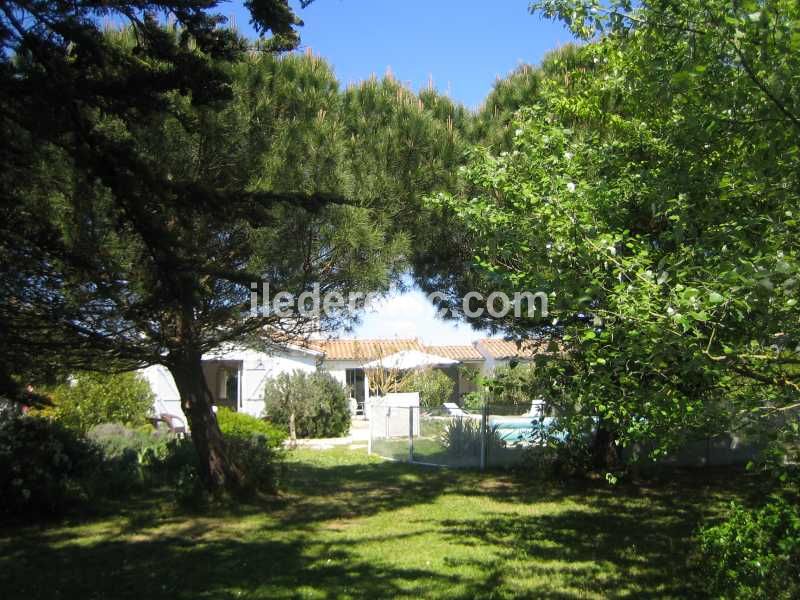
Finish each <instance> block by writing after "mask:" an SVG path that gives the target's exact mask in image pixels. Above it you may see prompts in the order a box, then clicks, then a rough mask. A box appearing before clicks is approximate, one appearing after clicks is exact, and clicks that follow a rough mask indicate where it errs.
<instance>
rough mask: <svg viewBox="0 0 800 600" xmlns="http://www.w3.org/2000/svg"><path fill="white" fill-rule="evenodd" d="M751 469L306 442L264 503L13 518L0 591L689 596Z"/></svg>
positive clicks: (157, 502)
mask: <svg viewBox="0 0 800 600" xmlns="http://www.w3.org/2000/svg"><path fill="white" fill-rule="evenodd" d="M745 479H746V478H744V477H742V478H738V477H731V476H730V474H729V473H724V472H718V473H714V472H704V473H702V474H701V476H700V477H697V476H690V475H683V476H677V477H673V478H671V479H669V480H667V481H666V482H664V481H662V482H660V483H650V484H648V485H639V486H636V487H634V486H620V487H617V488H610V487H609V486H607V485H606V484H605V483H604V482H591V483H585V482H584V483H581V484H578V483H573V484H569V485H543V484H540V483H535V482H532V481H524V480H520V479H519V478H518V477H516V478H515V477H512V476H510V475H506V474H480V473H477V472H467V471H457V470H443V469H434V468H424V467H419V466H410V465H404V464H400V463H390V462H382V461H380V460H379V459H374V458H369V457H367V456H366V455H365V454H364V453H363V451H361V452H357V451H349V450H331V451H325V452H319V451H310V450H305V451H301V450H298V451H295V452H294V453H293V454H292V455H291V457H290V462H289V468H288V473H287V476H286V480H285V481H284V485H283V487H284V492H283V493H282V495H281V497H280V498H279V499H276V500H271V501H269V502H264V503H262V504H260V505H258V506H242V507H240V508H237V509H236V510H230V509H228V510H222V509H215V510H214V512H212V513H211V514H204V515H201V516H198V515H194V516H193V515H187V514H185V513H181V512H179V511H177V510H176V509H175V508H174V507H173V506H172V504H171V502H170V501H169V500H164V499H160V498H157V497H150V498H137V499H131V500H129V501H127V502H126V503H124V504H120V505H118V506H109V507H102V508H100V509H98V511H97V514H95V515H94V516H92V517H82V518H80V519H74V520H67V521H63V522H59V523H51V524H49V525H47V526H35V527H33V526H14V527H11V528H9V527H6V528H5V529H3V530H2V531H0V596H2V597H3V598H9V599H11V598H24V599H26V600H34V599H37V598H48V599H50V598H54V599H55V598H81V599H92V598H136V599H138V598H146V599H157V598H170V599H175V598H186V599H188V598H214V599H217V598H223V599H225V598H270V599H276V598H419V597H439V598H465V599H466V598H511V597H530V598H602V597H609V596H611V597H647V598H651V597H685V596H687V595H691V593H692V588H691V584H690V581H691V578H690V576H689V570H688V568H687V556H688V554H689V552H690V548H691V546H690V536H691V533H692V531H693V530H694V528H695V526H696V524H697V523H698V521H699V520H700V519H701V517H702V516H704V515H709V514H712V513H713V512H715V511H719V510H721V509H722V508H723V507H724V506H725V505H726V504H727V502H729V501H730V500H731V499H732V498H733V497H734V496H736V495H737V494H736V493H735V492H733V490H734V489H740V490H741V489H752V488H753V487H754V486H752V485H747V484H746V482H745V481H744V480H745Z"/></svg>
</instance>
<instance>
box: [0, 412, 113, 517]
mask: <svg viewBox="0 0 800 600" xmlns="http://www.w3.org/2000/svg"><path fill="white" fill-rule="evenodd" d="M100 462H101V458H100V453H99V451H98V450H97V448H96V447H95V446H94V445H93V444H91V443H90V442H89V441H88V440H86V439H85V438H83V437H81V436H80V435H78V434H77V433H76V432H74V431H71V430H68V429H66V428H65V427H63V426H61V425H60V424H58V423H55V422H52V421H50V420H49V419H43V418H39V417H33V416H20V417H12V418H7V419H3V420H2V421H0V511H2V512H6V513H12V514H25V513H50V514H55V513H61V512H63V511H64V509H66V508H67V507H68V506H69V505H70V504H73V503H75V502H78V501H82V500H85V499H86V498H87V497H88V495H89V487H90V476H91V475H92V474H93V473H94V472H95V471H96V470H97V469H98V467H99V466H100Z"/></svg>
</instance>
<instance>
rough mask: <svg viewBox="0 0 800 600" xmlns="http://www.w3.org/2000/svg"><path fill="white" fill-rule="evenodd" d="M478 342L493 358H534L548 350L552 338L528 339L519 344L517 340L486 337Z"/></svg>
mask: <svg viewBox="0 0 800 600" xmlns="http://www.w3.org/2000/svg"><path fill="white" fill-rule="evenodd" d="M476 344H479V345H480V346H481V347H482V348H483V350H485V351H486V352H487V353H488V354H489V355H490V356H491V357H492V358H500V359H502V358H533V357H534V356H536V355H537V354H544V353H546V352H547V351H548V346H549V345H550V340H527V341H524V342H522V344H521V345H518V344H517V342H513V341H509V340H503V339H497V338H484V339H482V340H479V341H478V342H476Z"/></svg>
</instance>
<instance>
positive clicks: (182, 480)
mask: <svg viewBox="0 0 800 600" xmlns="http://www.w3.org/2000/svg"><path fill="white" fill-rule="evenodd" d="M173 495H174V497H175V502H176V503H177V504H178V506H180V507H181V508H183V509H184V510H191V511H197V510H201V509H202V508H204V507H205V506H206V504H207V503H208V492H207V491H206V489H205V487H203V482H202V481H201V480H200V475H198V473H197V469H196V468H195V467H193V466H190V465H183V466H182V467H181V468H180V470H179V471H178V473H177V474H176V476H175V481H174V483H173Z"/></svg>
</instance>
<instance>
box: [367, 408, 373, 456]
mask: <svg viewBox="0 0 800 600" xmlns="http://www.w3.org/2000/svg"><path fill="white" fill-rule="evenodd" d="M371 416H372V415H369V416H368V417H367V428H368V429H369V436H367V454H372V419H371V418H370V417H371Z"/></svg>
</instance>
